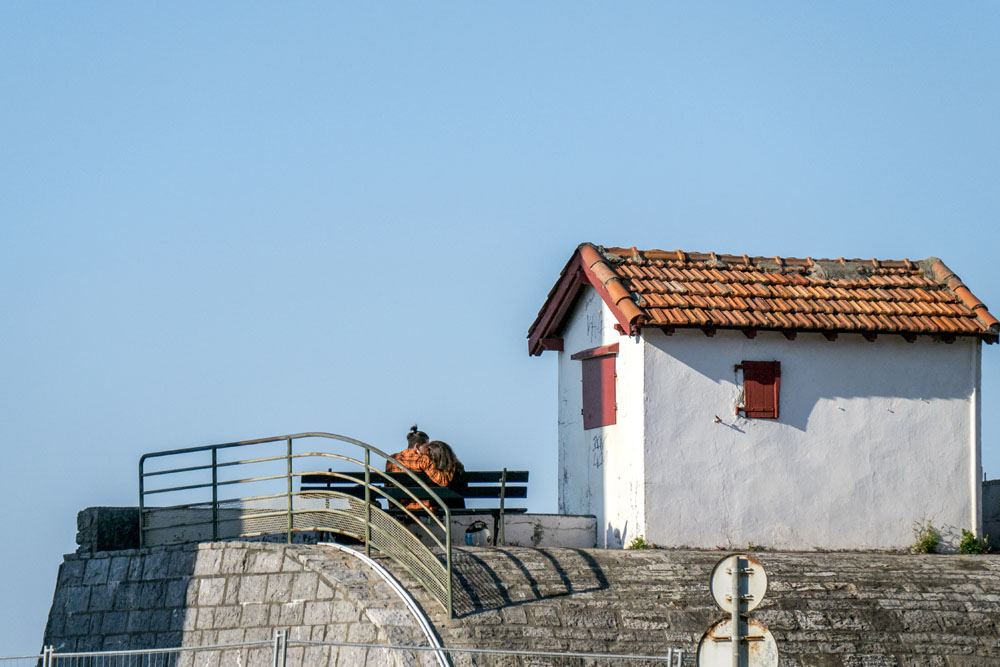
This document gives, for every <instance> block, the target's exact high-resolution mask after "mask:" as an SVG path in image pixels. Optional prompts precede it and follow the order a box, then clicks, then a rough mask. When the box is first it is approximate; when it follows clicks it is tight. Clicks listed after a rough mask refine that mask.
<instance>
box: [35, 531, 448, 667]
mask: <svg viewBox="0 0 1000 667" xmlns="http://www.w3.org/2000/svg"><path fill="white" fill-rule="evenodd" d="M276 629H284V630H286V631H287V633H288V637H289V638H290V639H311V640H320V641H339V642H344V641H349V642H371V643H394V644H411V645H412V644H420V645H426V644H427V640H426V638H425V636H424V635H423V634H422V632H421V631H420V629H419V627H418V626H417V624H416V621H415V620H414V618H413V617H412V616H411V615H410V613H409V612H408V610H407V609H406V607H405V605H404V604H403V603H402V602H401V601H400V600H399V598H398V597H397V596H396V595H395V593H394V592H393V591H392V589H391V588H390V587H389V586H388V585H387V584H386V583H385V582H384V581H383V580H382V579H381V578H380V577H379V576H378V575H376V574H375V573H374V572H373V571H372V570H371V569H370V568H369V567H368V566H367V565H365V564H363V563H362V562H361V561H359V560H358V559H356V558H354V557H353V556H350V555H347V554H344V553H342V552H340V551H337V550H335V549H332V548H329V547H326V548H324V547H316V546H308V545H278V544H268V543H247V542H227V543H209V544H201V545H188V546H181V547H151V548H147V549H132V550H121V551H111V552H98V553H93V554H90V553H77V554H70V555H68V556H66V558H65V560H64V562H63V564H62V566H61V567H60V569H59V577H58V582H57V586H56V592H55V596H54V599H53V603H52V610H51V612H50V615H49V620H48V625H47V627H46V630H45V639H44V642H45V644H46V645H52V646H54V647H55V649H56V651H58V652H67V651H97V650H121V649H146V648H168V647H177V646H203V645H209V644H219V643H223V644H224V643H235V642H244V641H264V640H270V639H271V638H272V637H273V635H274V631H275V630H276ZM244 653H245V655H243V656H241V657H240V659H241V663H240V664H243V665H265V664H269V660H270V655H271V652H270V649H259V650H258V649H254V650H251V651H250V652H244ZM374 653H378V654H380V655H374ZM416 656H417V657H416V658H415V659H414V657H413V656H412V655H403V654H400V653H398V652H388V651H374V652H373V655H370V656H369V655H366V651H365V650H364V649H348V648H341V649H340V650H339V651H338V650H337V649H336V648H333V649H331V648H326V647H308V648H301V647H300V648H292V649H290V652H289V664H290V665H356V664H363V663H365V662H366V660H372V661H374V662H375V664H413V663H414V662H416V663H418V664H419V663H423V662H424V661H428V660H429V656H430V654H427V653H422V654H416ZM233 664H236V663H235V662H234V663H233ZM428 664H430V663H429V662H428Z"/></svg>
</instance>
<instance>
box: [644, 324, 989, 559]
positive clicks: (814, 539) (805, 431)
mask: <svg viewBox="0 0 1000 667" xmlns="http://www.w3.org/2000/svg"><path fill="white" fill-rule="evenodd" d="M644 336H645V337H646V341H647V345H646V347H647V349H646V355H645V360H646V369H645V370H646V372H645V387H646V406H647V410H646V436H647V437H646V443H645V447H646V453H645V459H646V461H647V465H646V478H645V479H646V505H647V507H649V508H656V512H655V513H654V512H652V511H648V514H647V516H648V523H647V532H648V537H649V538H650V539H652V541H653V542H655V543H657V544H662V545H670V546H679V545H691V546H699V547H713V546H726V547H741V546H746V545H747V544H748V543H750V542H752V543H754V544H755V545H761V546H767V547H774V548H781V549H810V548H825V549H895V548H905V547H907V546H909V545H910V544H912V543H913V541H914V536H913V525H914V523H915V522H917V521H920V520H927V521H930V522H932V523H933V524H934V525H935V526H937V527H939V528H941V529H942V530H943V532H944V534H945V542H946V545H945V546H946V547H948V546H950V547H951V548H954V546H955V545H956V543H957V539H958V538H959V537H960V535H961V529H962V528H968V529H974V530H975V529H978V527H979V526H978V521H979V518H978V516H979V514H978V504H977V502H978V486H979V485H978V484H970V479H976V480H978V479H981V474H982V473H981V471H980V470H979V469H978V454H977V452H978V446H979V443H978V442H977V439H976V433H977V432H978V426H977V422H978V414H977V412H976V409H975V406H976V399H975V397H976V394H977V392H978V364H977V363H976V361H978V355H979V345H980V344H979V342H978V341H975V340H968V339H960V340H958V341H956V342H955V343H953V344H951V345H948V344H945V343H941V342H937V341H934V340H932V339H931V338H929V337H920V338H918V339H917V341H916V342H915V343H906V342H905V341H903V340H902V338H901V337H895V336H880V337H879V338H878V339H877V340H876V341H875V342H868V341H866V340H865V339H864V338H862V337H861V336H852V335H842V336H840V338H839V339H838V340H836V341H833V342H830V341H827V340H826V339H825V338H823V337H822V336H821V335H818V334H816V335H812V334H800V335H799V336H798V338H797V339H796V340H793V341H789V340H787V339H785V338H784V337H783V336H781V335H780V334H778V333H766V332H762V333H759V334H758V335H757V337H756V338H755V339H753V340H750V339H747V338H746V337H744V336H743V335H742V334H741V333H739V332H719V333H718V334H717V335H716V336H715V337H713V338H709V337H707V336H705V335H704V334H703V333H701V332H700V331H678V332H677V333H676V334H674V335H673V336H667V335H665V334H664V333H662V332H661V331H658V330H650V331H646V332H644ZM743 360H754V361H770V360H777V361H780V362H781V395H780V416H779V419H777V420H765V419H745V418H742V417H736V416H735V415H734V412H735V406H736V405H738V404H739V401H740V387H741V385H742V378H741V377H740V376H738V375H737V373H736V372H735V371H734V369H733V367H734V365H735V364H739V363H740V362H741V361H743ZM716 416H718V417H719V418H720V419H721V421H720V422H716V420H715V418H716Z"/></svg>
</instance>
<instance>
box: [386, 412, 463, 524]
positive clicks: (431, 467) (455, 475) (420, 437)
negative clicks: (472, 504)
mask: <svg viewBox="0 0 1000 667" xmlns="http://www.w3.org/2000/svg"><path fill="white" fill-rule="evenodd" d="M406 444H407V448H406V449H404V450H403V451H401V452H399V453H397V454H393V455H392V458H394V459H396V461H397V462H398V463H399V465H398V466H397V465H395V464H393V462H392V461H386V462H385V471H386V472H403V468H406V469H407V470H409V471H410V472H422V473H424V474H425V475H427V477H429V478H430V480H431V481H432V482H434V483H435V484H437V485H438V486H446V487H449V488H452V489H455V490H460V489H461V488H464V486H465V466H463V465H462V462H461V461H459V460H458V457H457V456H455V452H454V451H452V449H451V447H450V446H449V445H448V443H446V442H442V441H440V440H430V438H428V437H427V434H426V433H424V432H423V431H419V430H417V427H416V425H413V426H412V427H411V428H410V432H409V433H407V434H406ZM399 466H403V468H401V467H399ZM446 503H447V505H448V507H465V501H464V500H463V499H461V498H454V499H449V500H447V501H446ZM402 504H403V506H404V507H405V508H406V509H419V508H421V507H424V506H426V507H428V508H431V509H433V503H431V501H429V500H425V501H422V502H420V501H416V500H413V499H412V498H411V499H409V500H404V501H402Z"/></svg>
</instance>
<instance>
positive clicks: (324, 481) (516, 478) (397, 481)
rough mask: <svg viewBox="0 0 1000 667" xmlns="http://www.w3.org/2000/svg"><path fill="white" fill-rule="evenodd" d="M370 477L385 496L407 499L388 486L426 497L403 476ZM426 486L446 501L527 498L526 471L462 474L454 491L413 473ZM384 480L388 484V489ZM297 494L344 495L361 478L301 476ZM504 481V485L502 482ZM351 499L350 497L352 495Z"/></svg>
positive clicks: (335, 474) (345, 474) (334, 473)
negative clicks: (325, 491)
mask: <svg viewBox="0 0 1000 667" xmlns="http://www.w3.org/2000/svg"><path fill="white" fill-rule="evenodd" d="M384 474H385V477H383V476H382V475H380V474H372V475H371V476H370V483H371V484H373V485H376V486H382V487H387V488H385V489H384V490H385V492H386V494H387V495H391V496H397V495H399V496H400V497H403V496H406V497H409V494H407V493H406V492H405V491H403V490H402V489H392V488H391V487H392V485H395V486H397V487H405V488H406V489H408V490H409V491H410V492H411V493H412V494H413V495H414V496H416V497H417V498H426V497H429V494H428V493H427V492H426V491H424V489H423V488H421V487H420V486H419V485H417V484H414V483H413V478H412V477H411V476H410V475H409V474H408V473H405V472H396V473H384ZM416 476H417V477H418V478H420V479H421V480H422V481H423V482H424V483H425V484H426V485H427V486H429V487H430V488H431V489H433V490H434V492H435V493H436V494H438V495H439V496H440V497H441V498H442V499H448V498H500V497H501V493H502V494H503V497H504V498H527V497H528V471H527V470H508V471H506V478H505V477H504V471H503V470H468V471H466V473H465V478H464V484H463V485H462V486H461V487H457V488H448V487H441V486H437V485H436V484H435V483H434V482H432V481H431V480H430V478H428V477H427V476H426V475H424V474H423V473H416ZM386 478H389V479H391V480H392V483H393V484H392V485H390V484H389V483H388V481H387V479H386ZM301 479H302V482H301V485H302V486H301V490H303V491H319V490H327V489H328V490H330V491H344V490H345V489H346V488H348V487H350V488H353V487H356V486H357V485H358V484H364V482H365V474H364V473H363V472H358V471H356V470H351V471H348V472H341V471H333V470H330V471H327V472H325V473H310V474H306V475H302V477H301ZM504 479H506V481H502V480H504ZM352 495H353V494H352Z"/></svg>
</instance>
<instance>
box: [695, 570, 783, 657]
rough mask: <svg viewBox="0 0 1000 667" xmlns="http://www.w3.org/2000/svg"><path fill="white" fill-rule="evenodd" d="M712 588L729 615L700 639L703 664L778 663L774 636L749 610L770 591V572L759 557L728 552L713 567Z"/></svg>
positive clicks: (719, 603) (710, 587)
mask: <svg viewBox="0 0 1000 667" xmlns="http://www.w3.org/2000/svg"><path fill="white" fill-rule="evenodd" d="M708 588H709V590H710V591H711V593H712V598H713V599H714V600H715V603H716V604H717V605H719V608H720V609H722V610H723V611H725V612H728V613H729V616H728V618H722V619H720V620H718V621H716V622H715V623H714V624H713V625H712V626H711V627H710V628H709V629H708V630H706V631H705V634H704V635H702V637H701V641H700V642H699V643H698V665H699V666H701V667H777V665H778V646H777V643H776V642H775V641H774V636H773V635H772V634H771V632H770V631H769V630H768V629H767V627H765V626H764V624H763V623H761V622H760V621H758V620H757V619H755V618H750V617H749V613H750V612H751V611H753V610H754V609H755V608H756V607H757V605H759V604H760V603H761V600H763V599H764V595H765V593H767V574H766V573H765V572H764V566H763V565H761V564H760V561H758V560H757V559H756V558H754V557H752V556H748V555H746V554H733V555H730V556H726V557H725V558H723V559H722V560H720V561H719V562H718V563H716V565H715V567H714V568H713V569H712V576H711V578H710V580H709V584H708Z"/></svg>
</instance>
